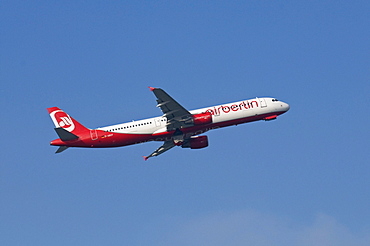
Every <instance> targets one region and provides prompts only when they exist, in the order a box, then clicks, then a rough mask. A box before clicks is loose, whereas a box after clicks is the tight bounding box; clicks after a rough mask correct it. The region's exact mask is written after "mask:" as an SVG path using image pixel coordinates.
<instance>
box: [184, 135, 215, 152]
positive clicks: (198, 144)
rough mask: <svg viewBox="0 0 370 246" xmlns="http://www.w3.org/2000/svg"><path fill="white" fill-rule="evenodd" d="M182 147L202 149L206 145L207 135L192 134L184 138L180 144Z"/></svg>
mask: <svg viewBox="0 0 370 246" xmlns="http://www.w3.org/2000/svg"><path fill="white" fill-rule="evenodd" d="M181 147H183V148H190V149H202V148H205V147H208V137H207V136H194V137H190V138H189V139H186V140H185V141H184V143H183V145H181Z"/></svg>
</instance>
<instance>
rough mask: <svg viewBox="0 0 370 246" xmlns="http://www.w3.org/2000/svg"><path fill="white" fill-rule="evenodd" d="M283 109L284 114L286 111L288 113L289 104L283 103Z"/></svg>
mask: <svg viewBox="0 0 370 246" xmlns="http://www.w3.org/2000/svg"><path fill="white" fill-rule="evenodd" d="M283 107H284V109H285V112H286V111H288V110H289V109H290V106H289V104H287V103H284V106H283Z"/></svg>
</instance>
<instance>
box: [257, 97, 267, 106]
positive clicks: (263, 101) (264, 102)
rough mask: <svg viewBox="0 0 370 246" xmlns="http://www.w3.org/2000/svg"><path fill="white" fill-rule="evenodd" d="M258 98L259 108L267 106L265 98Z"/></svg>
mask: <svg viewBox="0 0 370 246" xmlns="http://www.w3.org/2000/svg"><path fill="white" fill-rule="evenodd" d="M259 100H260V103H261V108H265V107H267V104H266V100H265V98H259Z"/></svg>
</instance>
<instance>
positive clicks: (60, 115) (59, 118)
mask: <svg viewBox="0 0 370 246" xmlns="http://www.w3.org/2000/svg"><path fill="white" fill-rule="evenodd" d="M48 112H49V115H50V117H51V119H52V120H53V122H54V125H55V128H63V129H64V130H66V131H69V132H71V133H73V134H75V135H77V136H78V134H80V133H82V132H85V131H88V130H89V129H88V128H86V127H84V126H83V125H81V124H80V123H79V122H78V121H76V120H75V119H73V118H72V117H71V116H69V115H68V114H67V113H65V112H64V111H63V110H61V109H60V108H58V107H52V108H48Z"/></svg>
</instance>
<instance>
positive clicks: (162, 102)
mask: <svg viewBox="0 0 370 246" xmlns="http://www.w3.org/2000/svg"><path fill="white" fill-rule="evenodd" d="M149 88H150V90H151V91H153V93H154V95H155V96H156V97H157V103H158V104H157V107H159V108H160V109H161V110H162V112H163V114H164V115H163V116H165V117H166V118H167V130H168V131H172V130H176V129H179V128H183V127H186V126H190V125H192V123H193V121H192V115H191V114H190V112H189V111H188V110H186V109H185V108H184V107H183V106H181V105H180V104H179V103H178V102H176V101H175V99H173V98H172V97H171V96H170V95H168V94H167V93H166V92H165V91H164V90H162V89H159V88H153V87H149Z"/></svg>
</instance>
